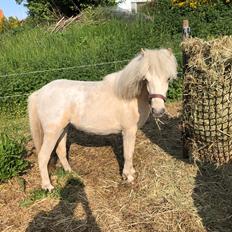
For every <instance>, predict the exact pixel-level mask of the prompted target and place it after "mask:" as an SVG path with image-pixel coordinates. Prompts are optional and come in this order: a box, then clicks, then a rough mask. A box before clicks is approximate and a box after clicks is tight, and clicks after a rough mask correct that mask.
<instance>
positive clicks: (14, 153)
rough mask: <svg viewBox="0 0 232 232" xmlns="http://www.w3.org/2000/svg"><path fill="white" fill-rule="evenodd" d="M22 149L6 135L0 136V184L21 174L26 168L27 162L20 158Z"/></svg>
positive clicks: (19, 144)
mask: <svg viewBox="0 0 232 232" xmlns="http://www.w3.org/2000/svg"><path fill="white" fill-rule="evenodd" d="M23 152H24V147H23V145H22V141H21V142H15V141H14V140H12V139H10V138H9V137H8V136H7V135H6V134H1V135H0V182H3V181H6V180H8V179H10V178H11V177H13V176H17V175H18V174H20V173H22V172H23V171H24V170H25V169H26V168H27V167H28V161H26V160H24V159H23V158H22V154H23Z"/></svg>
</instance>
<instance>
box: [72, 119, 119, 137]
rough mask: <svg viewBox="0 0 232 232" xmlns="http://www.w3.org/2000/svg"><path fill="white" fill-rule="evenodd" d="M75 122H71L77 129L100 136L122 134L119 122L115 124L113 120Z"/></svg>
mask: <svg viewBox="0 0 232 232" xmlns="http://www.w3.org/2000/svg"><path fill="white" fill-rule="evenodd" d="M87 119H88V118H85V119H84V120H75V121H71V124H72V125H74V126H75V127H76V129H78V130H81V131H84V132H87V133H92V134H99V135H109V134H118V133H120V132H121V126H120V125H119V123H118V122H116V121H115V122H113V120H107V119H105V120H87Z"/></svg>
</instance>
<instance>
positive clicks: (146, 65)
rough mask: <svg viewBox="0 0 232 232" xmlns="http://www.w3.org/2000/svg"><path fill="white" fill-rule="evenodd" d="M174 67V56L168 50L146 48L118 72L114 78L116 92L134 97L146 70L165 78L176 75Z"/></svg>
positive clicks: (137, 93) (125, 96)
mask: <svg viewBox="0 0 232 232" xmlns="http://www.w3.org/2000/svg"><path fill="white" fill-rule="evenodd" d="M176 67H177V62H176V58H175V56H174V55H173V54H172V52H171V51H170V50H168V49H155V50H148V49H146V50H145V51H142V52H141V53H140V54H139V55H137V56H136V57H135V58H134V59H132V60H131V61H130V62H129V64H128V65H127V66H125V67H124V69H122V70H121V71H120V72H118V76H117V79H116V80H115V91H116V94H117V95H118V96H119V97H121V98H124V99H132V98H135V97H137V96H139V95H140V93H141V89H142V82H143V79H144V77H145V75H146V74H147V72H148V71H149V72H151V73H153V72H155V73H156V75H158V76H160V77H163V78H166V79H168V78H171V79H173V78H175V77H176Z"/></svg>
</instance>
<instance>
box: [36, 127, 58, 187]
mask: <svg viewBox="0 0 232 232" xmlns="http://www.w3.org/2000/svg"><path fill="white" fill-rule="evenodd" d="M61 134H62V131H60V132H58V131H57V132H50V133H44V139H43V144H42V147H41V149H40V152H39V154H38V161H39V170H40V175H41V179H42V188H43V189H45V190H49V191H51V190H52V189H53V188H54V187H53V186H52V185H51V182H50V178H49V174H48V162H49V159H50V157H51V153H52V151H53V149H54V147H55V145H56V143H57V140H58V139H59V137H60V135H61Z"/></svg>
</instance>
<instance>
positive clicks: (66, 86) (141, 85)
mask: <svg viewBox="0 0 232 232" xmlns="http://www.w3.org/2000/svg"><path fill="white" fill-rule="evenodd" d="M176 74H177V62H176V59H175V56H174V55H173V53H172V51H171V49H157V50H148V49H146V50H143V49H142V50H141V53H140V54H139V55H137V56H136V57H135V58H134V59H132V60H131V61H130V62H129V64H128V65H127V66H125V67H124V68H123V69H122V70H120V71H118V72H115V73H112V74H109V75H107V76H106V77H105V78H104V79H103V80H102V81H73V80H55V81H52V82H50V83H49V84H47V85H45V86H44V87H42V88H41V89H39V90H37V91H35V92H34V93H33V94H31V95H30V97H29V100H28V110H29V120H30V128H31V133H32V137H33V140H34V144H35V147H36V150H37V153H38V162H39V169H40V174H41V178H42V188H43V189H47V190H49V191H51V190H52V189H53V186H52V185H51V182H50V179H49V174H48V169H47V165H48V162H49V159H50V156H51V153H52V151H53V150H54V148H56V153H57V155H58V157H59V159H60V161H61V164H62V165H63V168H64V170H66V171H71V167H70V165H69V163H68V160H67V157H66V139H67V126H68V124H70V123H71V124H72V125H74V126H75V127H76V128H77V129H78V130H81V131H84V132H88V133H94V134H101V135H106V134H114V133H120V132H122V135H123V148H124V160H125V164H124V168H123V176H124V177H125V178H126V179H127V181H128V182H133V180H134V174H135V170H134V168H133V161H132V158H133V152H134V146H135V138H136V132H137V130H138V128H139V127H141V126H143V125H144V123H145V122H146V120H147V119H148V116H149V114H150V112H152V113H153V115H154V116H155V117H159V116H161V115H162V114H163V113H164V112H165V106H164V101H165V98H166V93H167V90H168V83H169V80H170V79H173V78H175V77H176Z"/></svg>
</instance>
